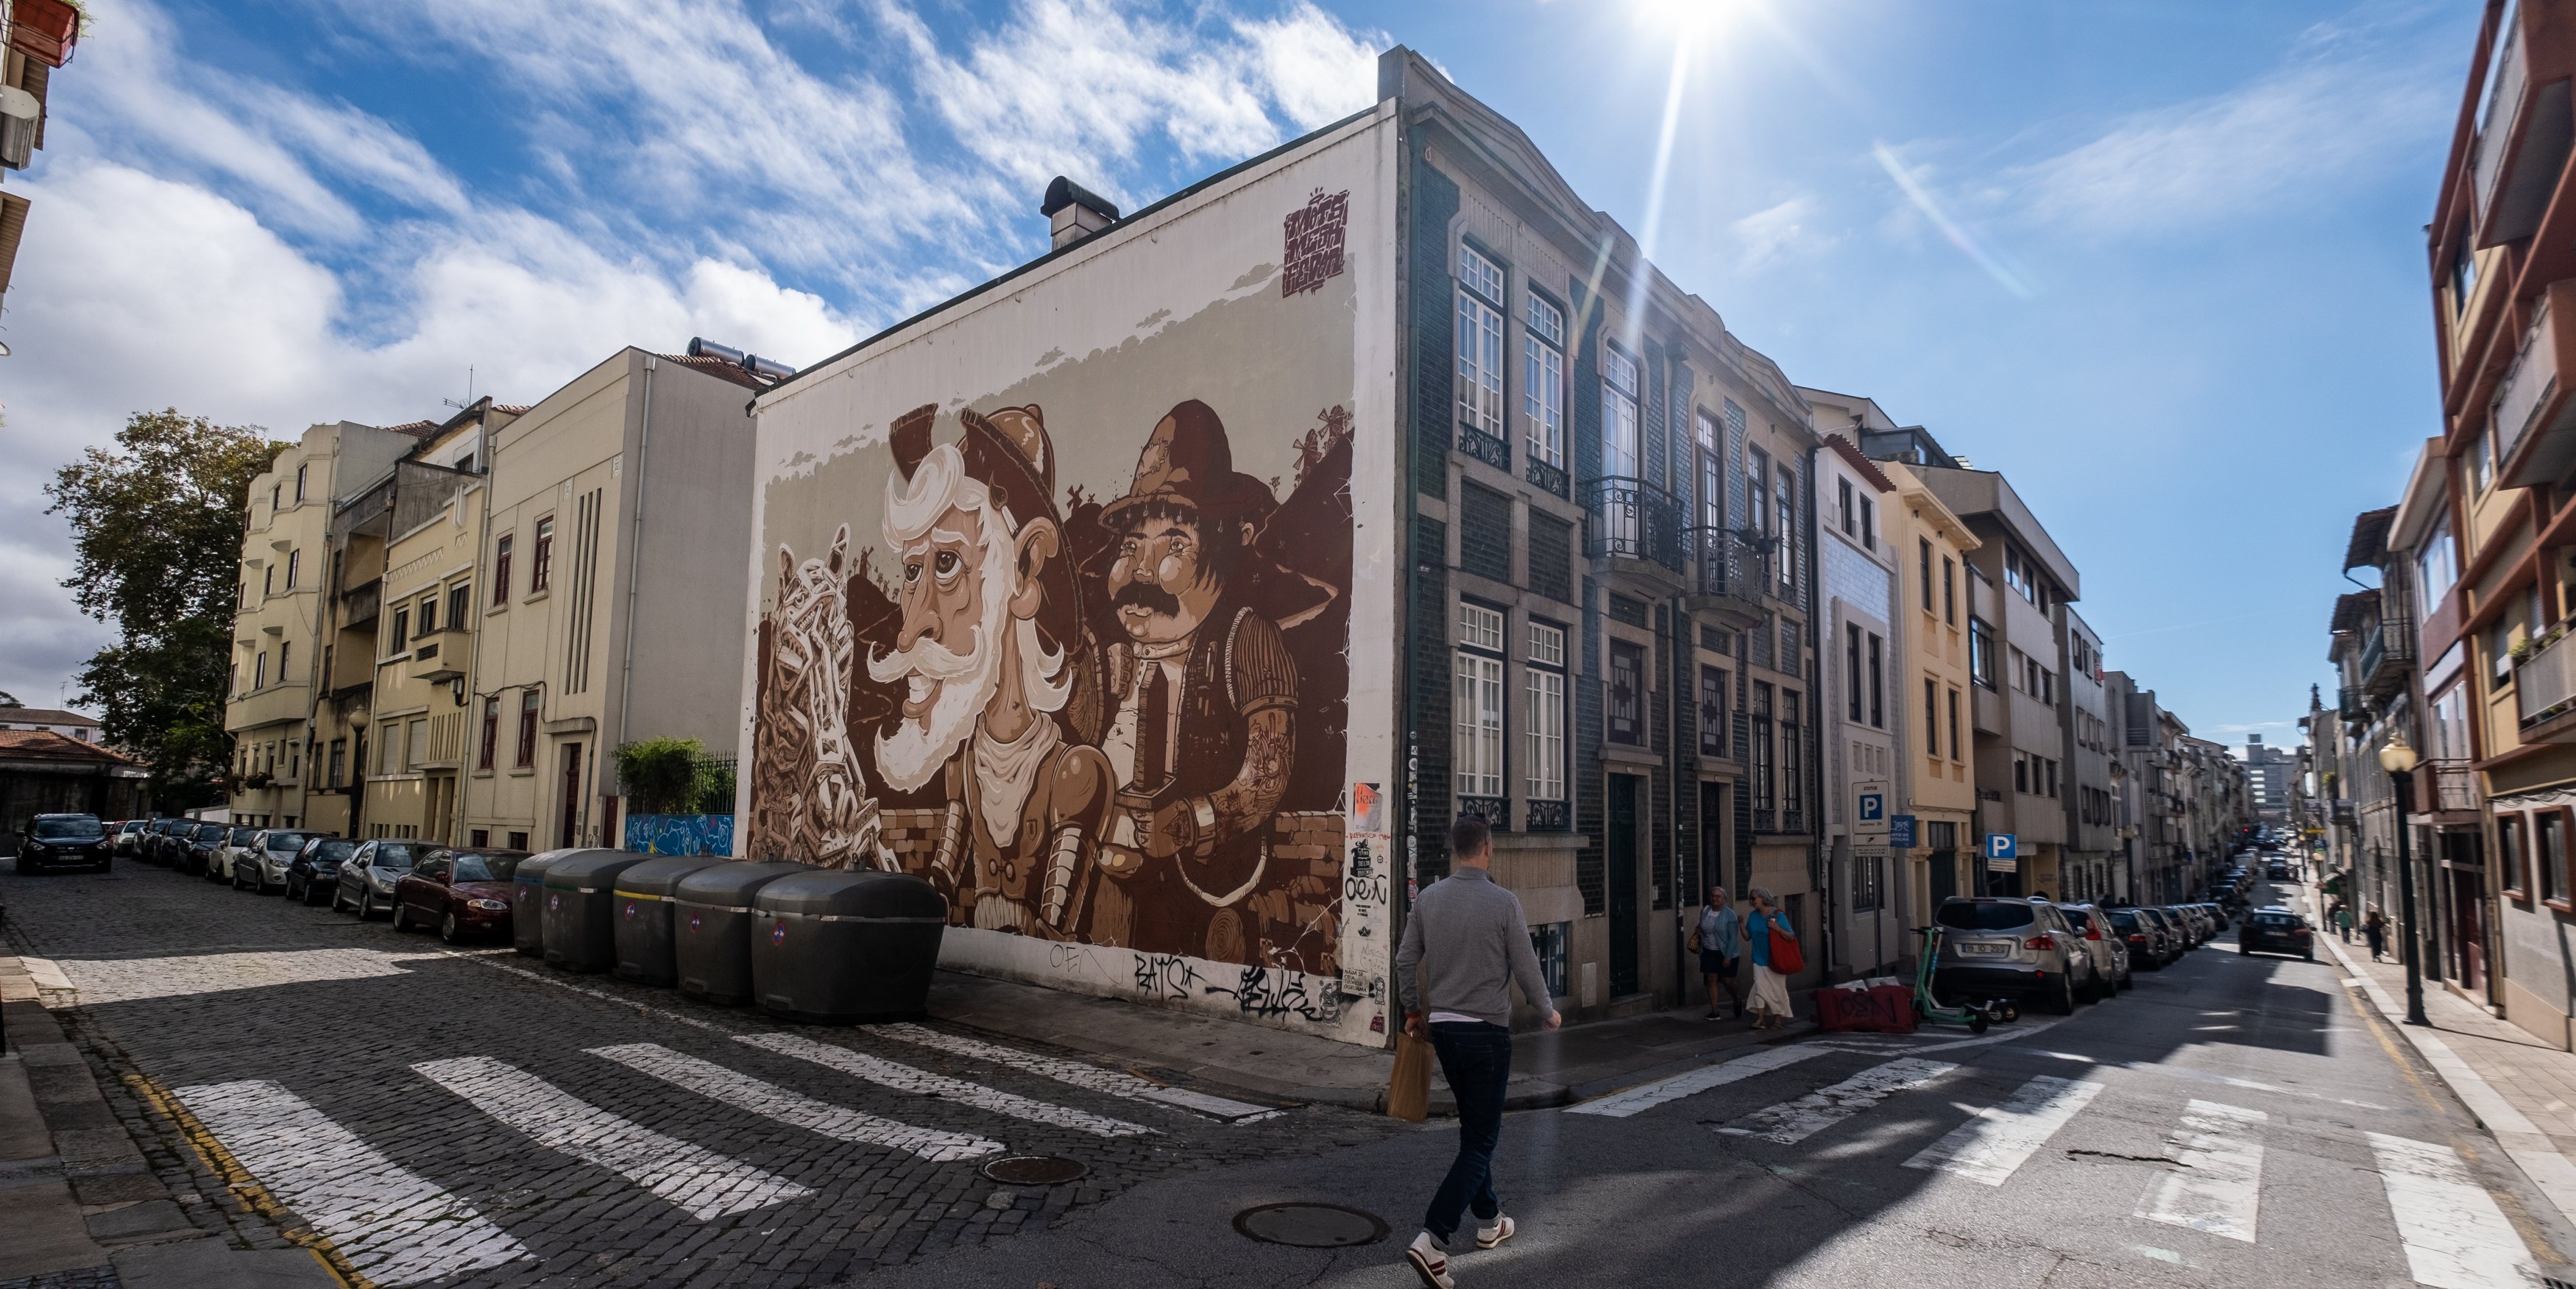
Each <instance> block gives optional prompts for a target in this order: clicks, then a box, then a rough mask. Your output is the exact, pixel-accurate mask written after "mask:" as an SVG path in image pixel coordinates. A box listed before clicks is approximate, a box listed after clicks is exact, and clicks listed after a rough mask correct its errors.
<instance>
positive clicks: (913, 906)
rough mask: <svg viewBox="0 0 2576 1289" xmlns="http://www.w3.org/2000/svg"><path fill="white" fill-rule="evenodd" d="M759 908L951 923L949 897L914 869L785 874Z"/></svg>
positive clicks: (756, 900) (755, 902)
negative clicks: (913, 874) (900, 871)
mask: <svg viewBox="0 0 2576 1289" xmlns="http://www.w3.org/2000/svg"><path fill="white" fill-rule="evenodd" d="M752 908H753V910H754V911H755V912H758V913H761V914H764V915H767V914H786V915H790V916H794V917H828V918H836V919H848V920H851V921H859V922H946V921H947V920H948V901H947V900H946V899H943V898H941V896H940V894H939V892H938V890H937V889H936V888H934V887H932V886H931V884H930V883H928V882H925V881H923V880H921V879H920V878H918V877H914V876H912V875H911V874H909V873H886V872H879V871H877V870H875V869H853V870H833V871H829V872H822V871H818V872H811V873H799V874H796V875H795V876H792V877H782V878H779V879H778V880H777V881H774V882H771V883H770V884H769V885H767V886H764V887H761V888H760V892H759V894H757V895H754V896H753V897H752Z"/></svg>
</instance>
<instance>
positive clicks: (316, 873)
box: [286, 837, 358, 904]
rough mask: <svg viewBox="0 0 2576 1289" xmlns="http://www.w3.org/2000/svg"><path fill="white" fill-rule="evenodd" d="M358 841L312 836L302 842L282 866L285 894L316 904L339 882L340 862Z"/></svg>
mask: <svg viewBox="0 0 2576 1289" xmlns="http://www.w3.org/2000/svg"><path fill="white" fill-rule="evenodd" d="M357 851H358V843H357V841H356V840H355V839H354V838H349V837H316V838H314V839H313V840H311V841H308V842H306V843H304V849H302V850H300V851H297V852H296V853H295V858H294V860H292V861H291V862H289V863H288V864H287V866H286V898H288V899H290V900H294V901H297V902H298V903H303V904H319V903H321V902H322V899H323V897H324V896H326V895H328V894H330V893H331V891H332V890H333V889H335V888H337V887H338V886H339V885H340V865H341V863H342V862H343V861H345V860H347V859H348V858H349V856H351V855H354V854H356V853H357Z"/></svg>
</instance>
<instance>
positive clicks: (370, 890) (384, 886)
mask: <svg viewBox="0 0 2576 1289" xmlns="http://www.w3.org/2000/svg"><path fill="white" fill-rule="evenodd" d="M428 849H429V848H428V847H427V846H425V845H422V844H421V843H419V842H412V841H382V840H379V841H371V842H368V843H366V844H365V845H362V846H360V847H358V849H357V852H356V853H355V854H352V855H350V856H349V857H348V858H347V859H345V860H342V861H341V863H340V883H339V885H338V886H336V887H334V888H332V893H331V907H332V908H333V909H334V910H336V911H339V912H343V913H355V914H357V915H358V920H359V921H361V922H364V921H368V920H370V919H372V918H374V917H375V916H376V914H377V913H378V912H380V911H383V910H387V909H391V908H392V907H393V906H394V883H396V882H398V881H401V880H402V875H403V874H405V873H408V872H410V871H411V866H412V865H413V864H414V863H415V862H417V861H418V860H419V858H420V856H421V854H422V853H423V852H425V851H427V850H428Z"/></svg>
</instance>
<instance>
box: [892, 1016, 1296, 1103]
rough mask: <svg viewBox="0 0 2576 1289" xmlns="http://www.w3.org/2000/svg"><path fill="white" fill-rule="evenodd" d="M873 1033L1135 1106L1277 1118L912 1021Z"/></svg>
mask: <svg viewBox="0 0 2576 1289" xmlns="http://www.w3.org/2000/svg"><path fill="white" fill-rule="evenodd" d="M873 1032H874V1033H875V1034H876V1036H877V1037H879V1038H891V1039H895V1040H897V1041H899V1042H905V1043H913V1044H917V1045H919V1046H922V1047H929V1048H936V1049H938V1050H939V1051H942V1052H948V1053H951V1054H953V1055H957V1056H964V1057H971V1058H973V1059H975V1060H978V1061H990V1062H992V1063H993V1064H995V1065H1007V1066H1009V1067H1011V1068H1012V1069H1015V1070H1024V1071H1026V1072H1028V1073H1030V1074H1036V1075H1042V1076H1044V1077H1046V1078H1050V1079H1054V1080H1055V1081H1056V1082H1058V1083H1067V1084H1071V1085H1073V1086H1074V1087H1077V1088H1083V1089H1087V1090H1089V1091H1092V1092H1100V1093H1106V1094H1107V1095H1109V1096H1113V1097H1125V1098H1127V1099H1128V1100H1131V1101H1153V1102H1157V1103H1160V1104H1162V1105H1167V1106H1172V1107H1175V1108H1177V1109H1182V1110H1188V1111H1192V1112H1194V1113H1197V1114H1203V1115H1207V1116H1209V1117H1211V1118H1216V1119H1225V1120H1228V1121H1232V1122H1238V1123H1239V1122H1248V1121H1252V1120H1258V1119H1268V1118H1271V1117H1273V1116H1275V1115H1277V1114H1278V1113H1279V1112H1278V1111H1277V1110H1275V1109H1273V1108H1272V1107H1269V1106H1261V1105H1252V1104H1249V1103H1247V1102H1242V1101H1231V1100H1228V1099H1226V1098H1224V1097H1220V1096H1211V1095H1209V1094H1208V1093H1205V1092H1193V1091H1191V1090H1189V1089H1188V1088H1167V1087H1164V1086H1162V1085H1161V1084H1158V1083H1152V1082H1148V1081H1146V1080H1144V1079H1140V1078H1138V1077H1136V1076H1135V1075H1133V1074H1129V1073H1127V1072H1125V1071H1123V1070H1106V1069H1102V1068H1101V1067H1099V1066H1097V1065H1092V1064H1088V1063H1086V1062H1083V1061H1074V1060H1067V1059H1064V1058H1062V1057H1054V1056H1039V1055H1038V1054H1036V1053H1034V1052H1023V1051H1020V1050H1018V1049H1017V1048H1010V1047H1004V1046H1002V1045H1001V1044H999V1043H987V1042H983V1041H981V1040H979V1039H972V1038H967V1037H964V1036H962V1035H958V1034H945V1033H941V1032H940V1031H938V1030H935V1029H931V1028H929V1027H928V1026H924V1025H915V1024H911V1023H909V1022H906V1023H903V1024H897V1025H879V1026H877V1027H876V1029H875V1030H874V1031H873Z"/></svg>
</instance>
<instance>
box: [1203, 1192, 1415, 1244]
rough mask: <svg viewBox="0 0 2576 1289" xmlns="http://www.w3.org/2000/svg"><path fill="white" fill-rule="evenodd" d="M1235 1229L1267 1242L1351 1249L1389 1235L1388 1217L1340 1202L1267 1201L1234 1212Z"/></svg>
mask: <svg viewBox="0 0 2576 1289" xmlns="http://www.w3.org/2000/svg"><path fill="white" fill-rule="evenodd" d="M1234 1229H1235V1230H1236V1231H1238V1232H1240V1233H1241V1234H1243V1235H1245V1236H1248V1237H1250V1238H1252V1239H1255V1240H1259V1241H1261V1242H1262V1243H1264V1244H1289V1245H1295V1246H1296V1247H1298V1248H1301V1249H1347V1248H1350V1247H1351V1246H1353V1245H1358V1244H1375V1243H1377V1242H1378V1241H1380V1240H1383V1239H1385V1238H1386V1233H1387V1225H1386V1219H1385V1218H1382V1217H1379V1216H1378V1215H1377V1214H1375V1213H1363V1212H1361V1211H1359V1210H1358V1209H1355V1208H1344V1207H1342V1206H1341V1205H1339V1204H1300V1203H1288V1204H1263V1205H1261V1206H1259V1207H1257V1208H1248V1209H1245V1210H1243V1211H1242V1212H1240V1213H1237V1214H1235V1215H1234Z"/></svg>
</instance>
